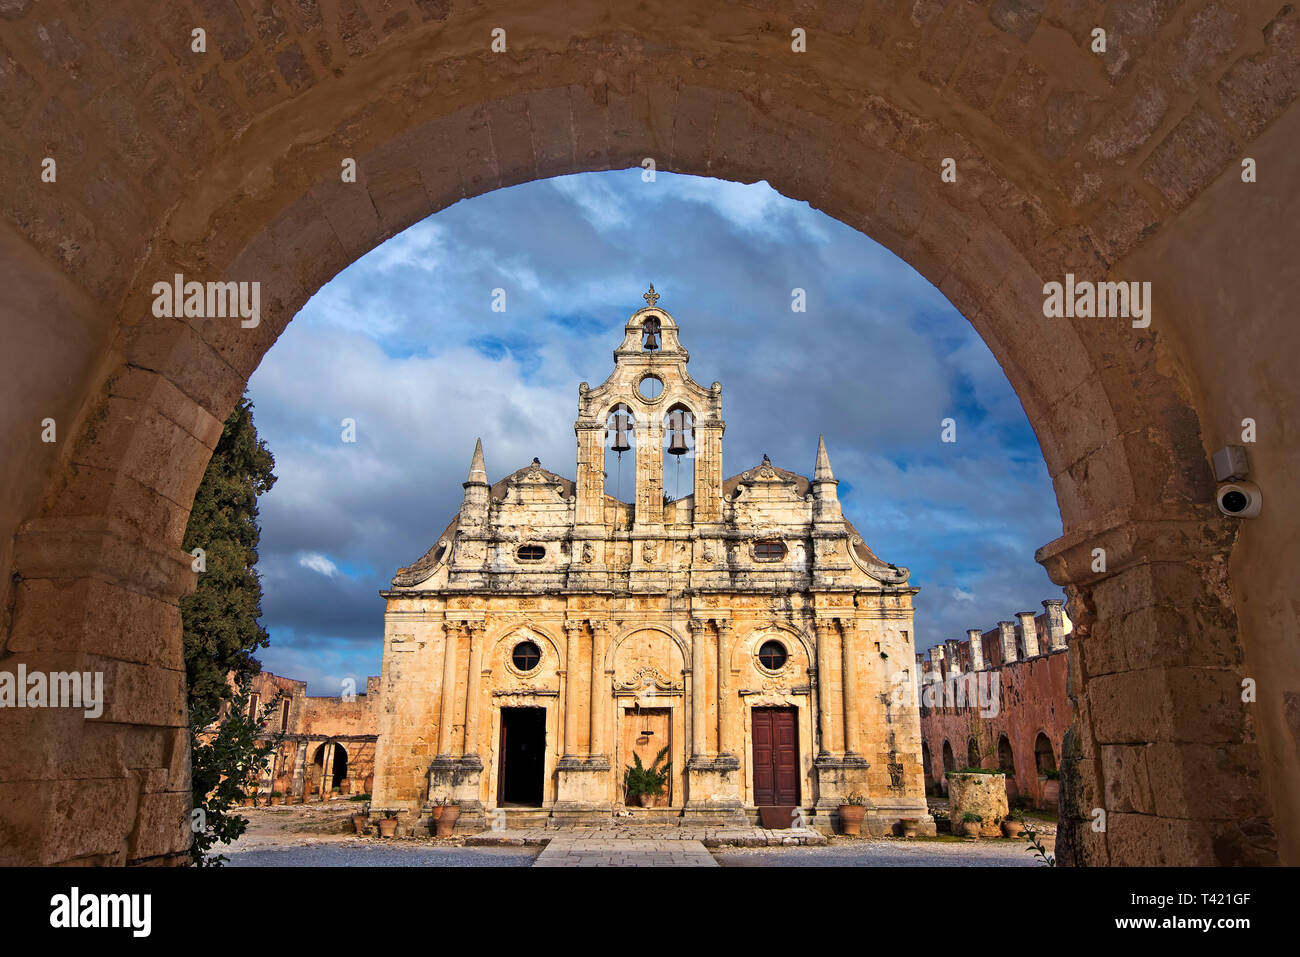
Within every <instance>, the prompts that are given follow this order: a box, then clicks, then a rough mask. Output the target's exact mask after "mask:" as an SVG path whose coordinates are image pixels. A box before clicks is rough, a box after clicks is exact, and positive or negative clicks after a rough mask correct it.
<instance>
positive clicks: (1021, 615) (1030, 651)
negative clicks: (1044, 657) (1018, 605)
mask: <svg viewBox="0 0 1300 957" xmlns="http://www.w3.org/2000/svg"><path fill="white" fill-rule="evenodd" d="M1016 618H1018V619H1019V620H1020V636H1021V637H1022V638H1023V639H1024V642H1025V657H1026V658H1037V657H1038V625H1036V624H1035V623H1034V613H1033V612H1032V611H1018V612H1016Z"/></svg>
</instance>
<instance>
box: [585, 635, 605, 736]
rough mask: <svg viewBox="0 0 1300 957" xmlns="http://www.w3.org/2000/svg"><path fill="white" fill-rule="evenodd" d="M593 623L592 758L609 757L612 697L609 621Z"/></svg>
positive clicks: (590, 709) (590, 708)
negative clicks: (608, 716) (607, 647)
mask: <svg viewBox="0 0 1300 957" xmlns="http://www.w3.org/2000/svg"><path fill="white" fill-rule="evenodd" d="M590 625H591V703H590V706H589V708H588V711H589V713H590V717H591V731H590V736H591V737H590V748H589V749H588V754H589V755H590V756H591V757H592V758H607V755H606V754H605V715H606V712H607V710H608V708H607V705H608V702H609V697H610V689H609V688H608V687H606V684H605V681H604V680H603V679H604V676H605V637H606V630H607V623H606V622H604V621H593V622H590Z"/></svg>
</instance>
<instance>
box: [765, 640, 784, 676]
mask: <svg viewBox="0 0 1300 957" xmlns="http://www.w3.org/2000/svg"><path fill="white" fill-rule="evenodd" d="M789 657H790V656H789V654H787V653H786V650H785V645H783V644H781V642H779V641H765V642H763V646H762V647H761V648H759V649H758V660H759V661H760V662H762V664H763V667H764V668H766V669H767V670H768V671H780V670H781V669H782V668H783V667H785V663H786V661H787V660H788V659H789Z"/></svg>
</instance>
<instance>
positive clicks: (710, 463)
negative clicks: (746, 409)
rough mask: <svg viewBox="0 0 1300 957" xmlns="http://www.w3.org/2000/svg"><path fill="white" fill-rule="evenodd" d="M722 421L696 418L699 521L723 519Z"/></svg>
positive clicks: (696, 500) (711, 522)
mask: <svg viewBox="0 0 1300 957" xmlns="http://www.w3.org/2000/svg"><path fill="white" fill-rule="evenodd" d="M722 430H723V425H722V422H721V421H720V420H718V419H714V418H712V417H710V418H698V419H696V422H695V512H694V515H693V519H694V522H695V524H696V525H711V524H716V523H717V522H720V521H722Z"/></svg>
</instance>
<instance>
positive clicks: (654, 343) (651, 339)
mask: <svg viewBox="0 0 1300 957" xmlns="http://www.w3.org/2000/svg"><path fill="white" fill-rule="evenodd" d="M641 331H642V333H643V334H644V335H645V341H644V343H643V345H642V348H644V349H646V350H647V351H649V350H651V349H658V348H659V320H658V319H656V318H655V317H654V316H651V317H650V318H649V319H647V320H646V321H645V322H644V323H643V324H642V326H641Z"/></svg>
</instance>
